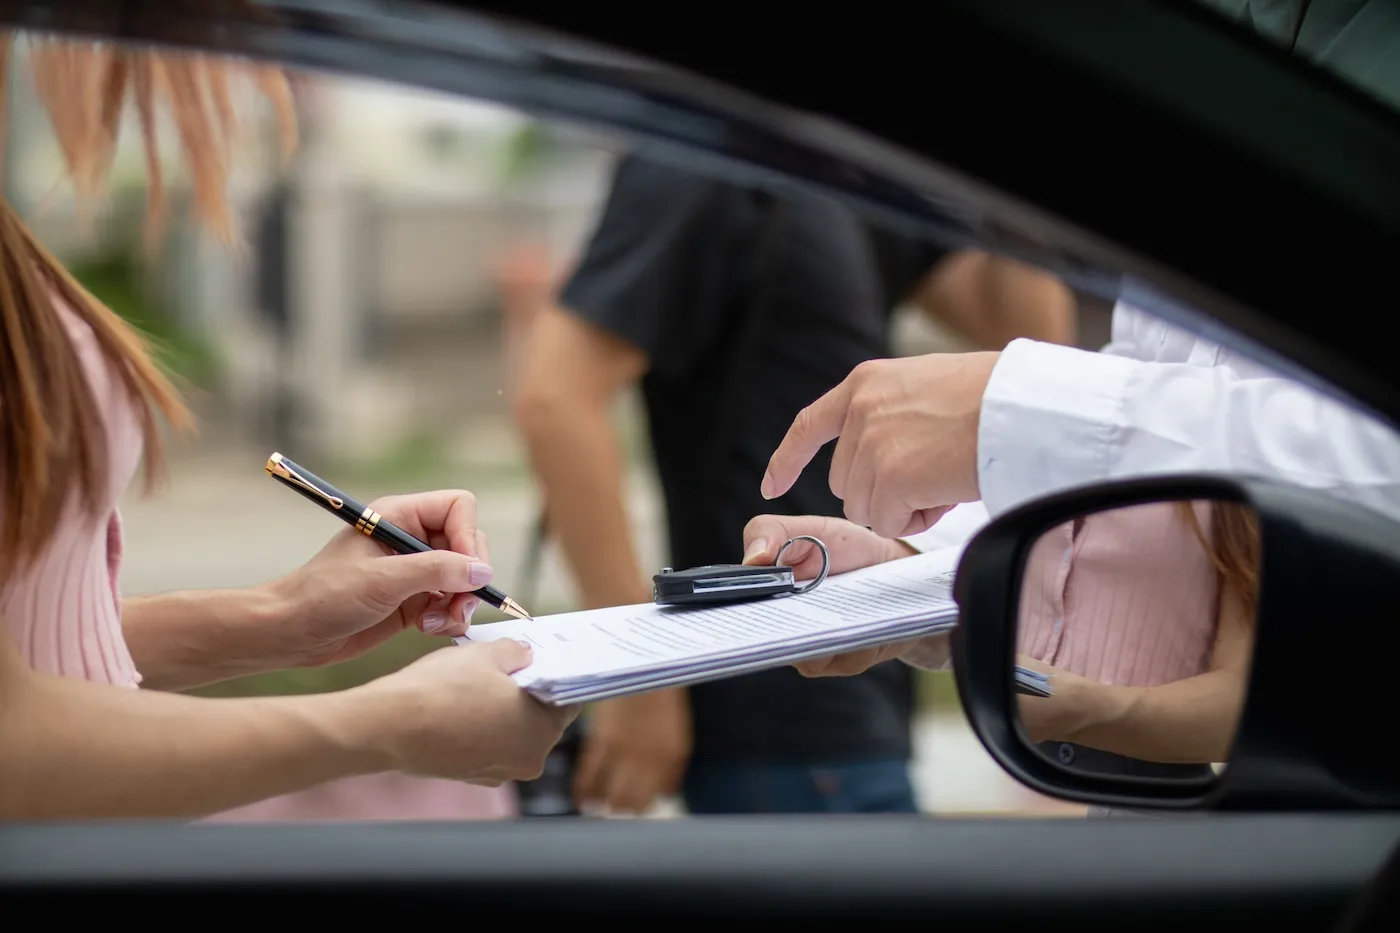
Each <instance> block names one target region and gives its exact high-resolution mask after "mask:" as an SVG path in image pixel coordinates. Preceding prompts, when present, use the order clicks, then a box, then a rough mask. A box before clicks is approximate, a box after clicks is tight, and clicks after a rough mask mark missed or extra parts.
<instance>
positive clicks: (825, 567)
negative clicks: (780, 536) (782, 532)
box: [773, 535, 831, 596]
mask: <svg viewBox="0 0 1400 933" xmlns="http://www.w3.org/2000/svg"><path fill="white" fill-rule="evenodd" d="M797 541H811V542H812V543H813V544H815V545H816V546H817V548H818V549H819V550H820V551H821V552H822V572H821V573H819V574H817V576H816V579H814V580H808V581H807V582H806V583H805V584H803V585H802V586H797V587H793V590H792V595H794V596H797V595H799V594H801V593H806V592H807V591H808V590H812V589H815V588H816V587H817V586H819V585H820V584H821V582H822V581H823V580H825V579H826V575H827V574H828V573H829V572H830V571H831V552H830V551H828V550H827V549H826V543H825V542H824V541H822V539H821V538H814V537H812V536H811V535H797V536H795V537H792V538H788V539H787V541H785V542H784V543H783V546H782V547H780V548H778V556H777V557H775V558H774V559H773V563H774V564H781V563H782V562H783V552H784V551H786V550H787V549H788V548H789V547H790V546H792V544H793V543H794V542H797Z"/></svg>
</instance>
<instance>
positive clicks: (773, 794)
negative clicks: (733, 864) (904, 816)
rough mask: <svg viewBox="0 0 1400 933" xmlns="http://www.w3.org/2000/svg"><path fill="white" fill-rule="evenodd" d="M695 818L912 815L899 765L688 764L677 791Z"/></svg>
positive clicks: (914, 807) (905, 767)
mask: <svg viewBox="0 0 1400 933" xmlns="http://www.w3.org/2000/svg"><path fill="white" fill-rule="evenodd" d="M681 794H682V795H683V796H684V798H685V805H686V809H688V810H689V811H690V812H691V813H693V814H696V815H708V816H717V815H733V814H757V813H918V812H919V807H918V804H917V803H916V802H915V800H914V785H913V782H912V781H911V780H910V779H909V763H908V762H907V761H905V760H903V759H884V760H875V761H853V762H843V763H841V764H834V765H779V764H748V763H742V762H732V763H730V762H692V763H691V765H690V768H689V769H688V770H687V771H686V775H685V781H684V782H683V783H682V785H681Z"/></svg>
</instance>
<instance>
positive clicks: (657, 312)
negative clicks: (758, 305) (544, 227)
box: [560, 156, 738, 376]
mask: <svg viewBox="0 0 1400 933" xmlns="http://www.w3.org/2000/svg"><path fill="white" fill-rule="evenodd" d="M733 204H734V201H733V190H732V189H731V188H729V187H728V186H727V185H725V184H723V183H722V182H719V181H715V180H712V179H709V178H706V177H704V176H702V175H696V174H694V173H691V172H687V171H685V170H683V169H676V168H672V167H671V166H669V165H665V164H660V163H654V162H650V161H647V160H644V159H641V158H638V157H636V156H628V157H625V158H624V159H622V160H621V161H620V162H619V163H618V166H617V169H616V170H615V172H614V175H613V182H612V188H611V190H610V192H609V194H608V199H607V203H606V205H605V206H604V208H603V211H602V214H601V216H600V219H599V221H598V224H597V226H596V228H595V229H594V231H593V234H592V237H591V238H590V240H589V242H588V245H587V247H586V248H585V250H584V252H583V255H582V257H581V258H580V260H579V263H578V265H577V267H576V268H575V269H574V271H573V274H572V275H571V276H570V278H569V280H568V282H567V283H566V284H565V286H564V288H563V290H562V292H561V294H560V304H561V305H562V306H563V307H564V308H565V309H567V310H568V311H569V312H570V313H573V314H575V315H578V316H579V317H581V318H583V319H584V320H587V321H589V322H590V323H592V324H595V325H597V326H599V327H601V328H603V329H604V330H606V331H608V332H609V333H611V334H613V335H614V336H616V337H618V338H620V339H622V340H625V341H626V342H628V343H630V344H632V345H634V346H635V347H637V348H638V349H640V350H642V351H643V352H644V353H645V354H646V356H647V359H648V365H649V368H650V369H651V370H653V371H655V372H659V373H661V374H663V375H668V376H679V375H681V374H683V373H684V372H685V370H686V369H687V368H688V367H689V366H690V365H691V363H692V362H693V361H694V360H695V359H696V358H697V357H698V356H699V355H700V353H702V352H703V350H704V348H705V347H707V346H708V345H709V344H710V343H711V342H712V340H713V338H714V337H715V336H716V334H717V332H718V330H719V328H720V325H721V323H722V321H721V320H720V314H719V310H720V309H721V308H722V307H723V292H722V289H723V288H724V287H725V283H728V282H730V281H731V280H732V276H731V275H730V274H727V270H726V264H725V261H724V260H725V258H726V251H727V250H728V249H730V247H731V246H732V242H733V240H734V238H735V233H736V228H737V227H738V225H737V224H736V223H733V222H730V221H732V220H733V218H732V217H728V216H726V214H725V213H724V212H725V211H726V210H728V209H730V208H732V206H733Z"/></svg>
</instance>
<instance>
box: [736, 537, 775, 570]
mask: <svg viewBox="0 0 1400 933" xmlns="http://www.w3.org/2000/svg"><path fill="white" fill-rule="evenodd" d="M729 553H731V554H732V553H734V552H733V551H730V552H729ZM766 553H768V541H767V540H766V539H764V538H759V539H758V540H757V541H755V542H754V543H753V544H750V545H749V549H748V550H747V551H745V552H744V563H746V564H747V563H748V562H749V561H751V560H753V559H754V558H756V557H762V556H763V555H764V554H766Z"/></svg>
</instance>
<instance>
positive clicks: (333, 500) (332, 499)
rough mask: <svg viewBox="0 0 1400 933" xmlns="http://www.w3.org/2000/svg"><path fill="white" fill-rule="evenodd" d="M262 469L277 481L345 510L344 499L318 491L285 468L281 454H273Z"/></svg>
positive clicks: (293, 471) (299, 475)
mask: <svg viewBox="0 0 1400 933" xmlns="http://www.w3.org/2000/svg"><path fill="white" fill-rule="evenodd" d="M263 469H265V470H266V471H267V473H268V475H269V476H276V477H278V478H279V479H284V480H286V481H287V482H289V483H291V484H292V485H294V486H300V487H301V488H302V489H305V490H306V491H307V492H309V493H311V494H312V495H314V496H320V497H321V498H322V499H325V500H326V501H327V502H329V503H330V504H331V506H332V507H334V508H337V509H343V508H345V500H344V499H342V498H340V497H339V496H332V495H330V494H329V493H327V492H326V491H325V490H324V489H319V488H317V487H316V486H313V485H312V484H311V483H309V482H307V481H306V479H305V478H304V477H303V476H302V475H301V474H300V473H298V472H297V471H296V470H293V469H292V468H291V467H289V466H287V464H286V463H285V462H284V461H283V459H282V455H281V454H273V455H272V456H271V457H268V458H267V466H265V467H263Z"/></svg>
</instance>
